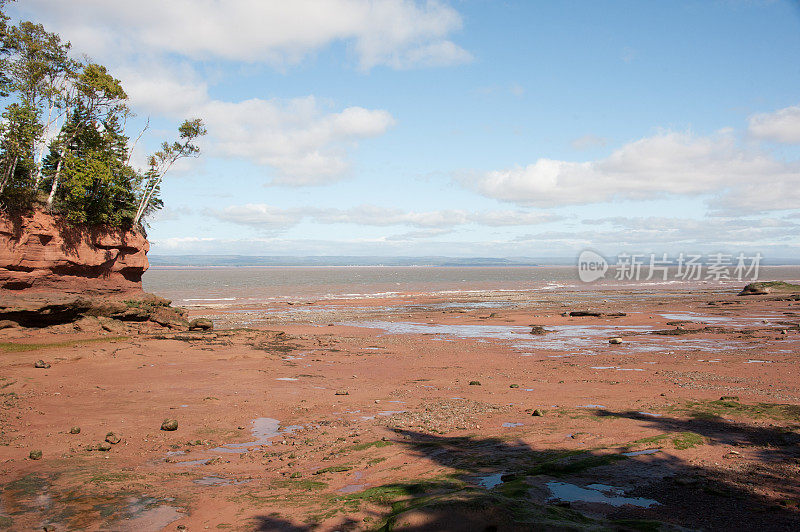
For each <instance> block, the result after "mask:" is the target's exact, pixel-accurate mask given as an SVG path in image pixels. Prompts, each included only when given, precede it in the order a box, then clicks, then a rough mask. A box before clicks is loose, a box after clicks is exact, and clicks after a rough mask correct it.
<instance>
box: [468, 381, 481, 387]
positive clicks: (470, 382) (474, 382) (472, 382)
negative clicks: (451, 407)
mask: <svg viewBox="0 0 800 532" xmlns="http://www.w3.org/2000/svg"><path fill="white" fill-rule="evenodd" d="M469 385H470V386H480V385H481V381H469Z"/></svg>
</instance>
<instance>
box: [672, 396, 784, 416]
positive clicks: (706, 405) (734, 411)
mask: <svg viewBox="0 0 800 532" xmlns="http://www.w3.org/2000/svg"><path fill="white" fill-rule="evenodd" d="M682 410H684V411H688V412H689V413H690V414H691V415H693V416H694V417H697V418H701V419H712V418H719V417H731V416H741V417H748V418H765V417H766V418H770V419H782V420H788V421H800V406H798V405H789V404H779V403H754V404H744V403H740V402H739V401H734V400H719V401H694V402H690V403H687V404H686V406H684V407H683V408H682Z"/></svg>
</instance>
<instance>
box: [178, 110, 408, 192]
mask: <svg viewBox="0 0 800 532" xmlns="http://www.w3.org/2000/svg"><path fill="white" fill-rule="evenodd" d="M193 113H194V114H195V115H197V116H202V117H203V119H204V120H205V122H206V125H207V128H208V131H209V135H210V137H211V141H212V146H211V148H210V153H211V155H219V156H224V157H240V158H244V159H249V160H251V161H253V162H255V163H257V164H261V165H269V166H272V167H274V168H276V169H277V170H279V172H280V175H279V176H278V177H276V178H275V179H274V180H273V183H279V184H286V185H315V184H321V183H325V182H330V181H334V180H337V179H339V178H340V177H341V176H342V174H344V173H345V172H346V170H347V169H348V163H347V160H346V152H347V146H350V145H352V143H353V142H355V141H357V140H360V139H364V138H369V137H375V136H378V135H381V134H383V133H384V132H385V131H386V130H387V129H388V128H389V127H391V126H392V125H393V124H394V119H393V118H392V116H391V115H390V114H389V113H388V112H386V111H383V110H369V109H364V108H362V107H348V108H346V109H343V110H342V111H340V112H338V113H326V112H324V111H323V109H321V106H320V105H319V103H318V102H317V100H316V99H315V98H314V97H313V96H309V97H306V98H295V99H291V100H261V99H258V98H255V99H251V100H246V101H243V102H237V103H231V102H222V101H218V100H214V101H209V102H207V103H205V104H203V105H201V106H198V107H197V108H195V109H193Z"/></svg>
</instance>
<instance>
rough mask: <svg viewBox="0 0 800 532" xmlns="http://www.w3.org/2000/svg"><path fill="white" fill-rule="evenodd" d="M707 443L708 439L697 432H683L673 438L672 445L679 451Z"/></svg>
mask: <svg viewBox="0 0 800 532" xmlns="http://www.w3.org/2000/svg"><path fill="white" fill-rule="evenodd" d="M705 443H706V439H705V438H704V437H703V436H701V435H700V434H697V433H695V432H681V433H680V434H678V435H677V436H675V437H673V438H672V445H674V446H675V448H676V449H678V450H679V451H682V450H684V449H691V448H692V447H697V446H698V445H704V444H705Z"/></svg>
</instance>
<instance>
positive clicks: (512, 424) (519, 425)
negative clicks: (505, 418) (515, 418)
mask: <svg viewBox="0 0 800 532" xmlns="http://www.w3.org/2000/svg"><path fill="white" fill-rule="evenodd" d="M522 425H523V424H522V423H509V422H506V423H503V426H504V427H506V428H509V427H521V426H522Z"/></svg>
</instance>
